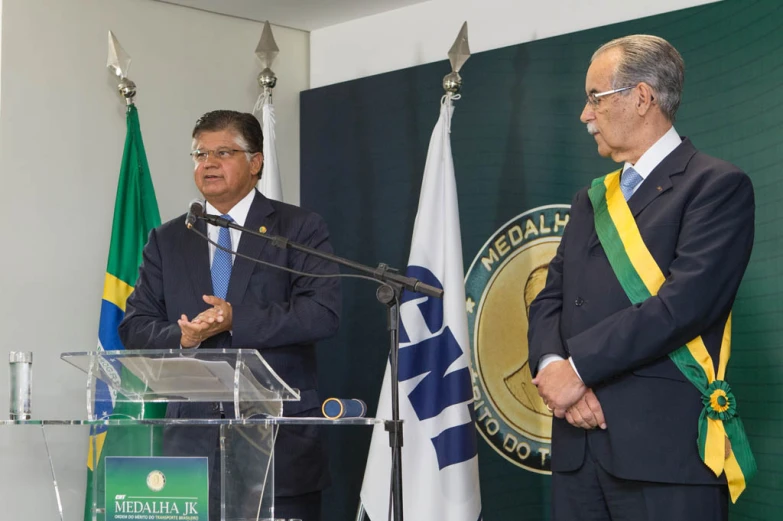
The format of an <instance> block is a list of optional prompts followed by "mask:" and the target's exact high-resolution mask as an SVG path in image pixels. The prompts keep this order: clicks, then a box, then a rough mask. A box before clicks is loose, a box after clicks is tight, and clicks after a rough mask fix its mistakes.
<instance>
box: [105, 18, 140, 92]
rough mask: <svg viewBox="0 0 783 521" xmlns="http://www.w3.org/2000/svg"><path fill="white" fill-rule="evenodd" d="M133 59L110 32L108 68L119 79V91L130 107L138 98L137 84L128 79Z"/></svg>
mask: <svg viewBox="0 0 783 521" xmlns="http://www.w3.org/2000/svg"><path fill="white" fill-rule="evenodd" d="M130 62H131V58H130V56H128V53H126V52H125V49H123V48H122V46H121V45H120V42H119V41H117V37H116V36H114V33H113V32H111V31H109V59H108V60H107V63H106V67H107V68H108V69H109V70H111V71H112V72H113V73H114V74H115V75H116V76H117V77H118V78H119V79H120V83H119V84H118V85H117V91H118V92H119V93H120V95H121V96H122V97H123V98H125V104H126V105H127V106H128V107H130V106H131V105H133V98H135V97H136V84H135V83H134V82H133V80H131V79H130V78H128V69H130Z"/></svg>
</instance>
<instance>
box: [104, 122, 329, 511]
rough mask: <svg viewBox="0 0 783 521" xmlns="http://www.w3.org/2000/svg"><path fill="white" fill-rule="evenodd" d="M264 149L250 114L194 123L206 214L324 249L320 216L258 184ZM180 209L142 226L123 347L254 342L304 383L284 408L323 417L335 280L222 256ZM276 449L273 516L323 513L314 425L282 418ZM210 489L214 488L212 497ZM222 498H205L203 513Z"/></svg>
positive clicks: (321, 458) (183, 407) (266, 245)
mask: <svg viewBox="0 0 783 521" xmlns="http://www.w3.org/2000/svg"><path fill="white" fill-rule="evenodd" d="M262 147H263V135H262V133H261V126H260V125H259V123H258V121H257V120H256V118H255V117H254V116H253V115H252V114H243V113H239V112H233V111H227V110H217V111H213V112H208V113H207V114H204V116H202V117H201V118H200V119H199V120H198V121H197V122H196V126H195V128H194V129H193V151H192V152H191V155H192V156H193V160H194V165H195V168H194V178H195V182H196V186H197V187H198V189H199V191H200V192H201V193H202V194H203V195H204V197H205V198H206V201H207V203H206V211H207V213H211V214H218V215H222V216H223V217H224V218H226V219H231V220H233V221H234V222H236V223H237V224H239V225H242V226H244V227H247V228H251V229H256V230H257V229H259V228H261V227H265V228H266V230H267V232H268V233H269V234H272V235H280V236H283V237H286V238H289V239H291V240H292V241H296V242H299V243H302V244H305V245H307V246H310V247H312V248H317V249H320V250H323V251H327V252H330V251H331V246H330V244H329V232H328V230H327V227H326V224H325V223H324V222H323V220H322V219H321V218H320V217H319V216H318V215H316V214H314V213H311V212H307V211H305V210H302V209H300V208H298V207H295V206H291V205H288V204H284V203H281V202H277V201H272V200H269V199H267V198H266V197H264V196H263V195H262V194H261V193H259V192H258V191H257V190H256V189H255V186H256V182H257V181H258V179H259V175H260V173H261V170H262V166H263V160H264V158H263V155H262V154H261V150H262ZM184 217H185V216H184V215H183V216H181V217H177V218H176V219H174V220H172V221H169V222H167V223H165V224H163V225H161V226H160V227H158V228H156V229H154V230H153V231H152V232H151V233H150V236H149V240H148V242H147V245H146V246H145V248H144V256H143V262H142V264H141V268H140V271H139V279H138V282H137V284H136V286H135V289H134V291H133V293H132V294H131V296H130V297H129V298H128V302H127V310H126V315H125V319H124V320H123V321H122V323H121V324H120V327H119V333H120V337H121V339H122V341H123V344H124V345H125V347H126V348H127V349H180V348H183V349H191V348H199V349H210V348H216V349H223V348H254V349H258V350H259V351H260V352H261V354H262V356H263V357H264V358H265V359H266V361H267V362H268V363H269V364H270V365H271V367H272V368H273V369H274V370H275V371H276V372H277V374H278V375H279V376H280V377H281V378H282V379H283V380H284V381H285V382H286V383H288V384H289V385H290V386H291V387H294V388H298V389H299V390H300V392H301V401H300V402H296V403H294V402H286V403H285V407H284V410H283V414H284V415H286V416H318V415H320V414H319V413H320V400H319V397H318V394H317V378H316V356H315V342H316V341H317V340H320V339H323V338H327V337H329V336H331V335H333V334H334V333H335V332H336V330H337V327H338V324H339V310H340V287H339V283H338V279H336V278H313V277H306V276H300V275H294V274H291V273H288V272H285V271H282V270H277V269H274V268H270V267H267V266H262V265H259V264H257V263H254V262H251V261H249V260H247V259H244V258H242V257H239V256H233V255H231V254H228V253H226V252H224V251H222V250H220V249H218V248H215V247H214V246H213V245H211V244H208V243H207V242H206V241H205V240H204V239H203V238H201V237H199V236H198V235H197V234H195V233H193V232H192V231H190V230H188V229H187V228H186V226H185V218H184ZM195 227H196V228H197V229H199V230H200V231H202V232H203V233H207V234H208V235H209V237H210V238H211V239H212V240H214V241H215V242H216V243H218V244H219V245H221V246H224V247H226V248H228V249H230V250H235V251H237V252H239V253H241V254H244V255H246V256H249V257H252V258H256V259H261V260H264V261H266V262H268V263H271V264H275V265H280V266H286V267H288V268H291V269H294V270H298V271H300V272H305V273H316V274H335V273H337V272H338V270H337V268H336V266H335V265H333V264H331V263H328V262H325V261H322V260H319V259H317V258H315V257H312V256H307V255H304V254H302V253H299V252H296V251H292V250H289V249H279V248H276V247H275V246H274V245H272V244H271V243H270V242H269V241H266V240H264V239H261V238H259V237H253V236H250V235H248V234H242V233H241V232H239V231H237V230H230V231H229V230H228V229H227V228H218V227H215V226H212V225H206V224H205V223H204V222H203V221H198V222H197V223H196V224H195ZM234 257H235V258H234ZM221 414H225V411H221V410H220V408H219V406H218V404H191V403H182V404H171V405H170V406H169V409H168V411H167V416H169V417H181V418H219V417H220V416H221ZM226 416H228V414H226ZM190 432H191V433H192V432H193V431H190ZM207 432H209V435H206V433H207ZM204 433H205V438H206V439H204V440H198V441H196V440H191V441H189V443H192V444H194V446H196V445H200V446H202V447H206V448H207V449H209V450H212V449H214V448H216V447H217V430H216V429H208V430H204ZM173 435H174V436H176V434H173ZM275 447H276V450H275V457H276V459H275V468H276V473H275V496H276V497H275V517H281V518H299V519H303V520H305V521H310V520H317V519H319V518H320V503H321V493H320V491H321V490H322V489H323V488H324V487H325V486H326V485H327V484H328V481H329V477H328V472H327V465H326V461H325V453H324V450H323V445H322V441H321V439H320V436H319V434H318V431H317V430H316V429H315V428H314V427H299V426H297V427H281V428H280V430H279V433H278V437H277V442H276V445H275ZM210 455H212V454H210ZM211 464H212V466H213V468H212V469H211V471H210V472H211V481H213V483H214V481H215V478H216V477H217V476H219V474H218V469H217V465H216V458H211ZM215 490H216V487H214V486H211V495H212V494H214V491H215ZM219 508H220V506H219V505H215V501H214V497H212V498H211V500H210V511H211V515H210V518H212V517H213V515H214V514H215V512H217V513H218V514H219V512H220V510H219ZM216 509H217V510H216Z"/></svg>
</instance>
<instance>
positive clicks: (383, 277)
mask: <svg viewBox="0 0 783 521" xmlns="http://www.w3.org/2000/svg"><path fill="white" fill-rule="evenodd" d="M197 218H198V219H201V220H203V221H206V222H208V223H210V224H213V225H215V226H220V227H222V228H233V229H235V230H239V231H241V232H242V233H248V234H250V235H255V236H256V237H261V238H262V239H266V240H268V241H270V242H271V243H272V244H273V245H275V246H276V247H278V248H281V249H286V248H290V249H292V250H296V251H301V252H302V253H306V254H308V255H312V256H314V257H318V258H321V259H324V260H327V261H330V262H334V263H335V264H339V265H341V266H345V267H347V268H351V269H353V270H356V271H358V272H360V273H364V274H366V275H369V276H370V277H372V278H373V279H375V280H378V281H380V282H387V283H388V282H391V283H394V284H399V285H400V286H401V287H402V288H403V289H406V290H408V291H413V292H414V293H421V294H422V295H427V296H429V297H435V298H443V290H442V289H439V288H436V287H435V286H430V285H429V284H425V283H424V282H421V281H420V280H419V279H416V278H414V277H408V276H406V275H400V274H399V273H398V272H397V270H395V269H394V268H390V267H389V266H387V265H386V264H379V265H378V266H377V267H375V268H373V267H371V266H367V265H365V264H360V263H358V262H354V261H352V260H349V259H346V258H344V257H340V256H338V255H334V254H333V253H327V252H324V251H321V250H316V249H315V248H311V247H309V246H305V245H304V244H299V243H298V242H294V241H291V240H288V239H286V238H285V237H280V236H279V235H271V234H268V233H263V232H261V231H257V230H253V229H252V228H245V227H244V226H240V225H238V224H237V223H235V222H234V221H229V220H228V219H224V218H222V217H220V216H218V215H211V214H207V213H204V214H201V215H197ZM189 227H190V226H189Z"/></svg>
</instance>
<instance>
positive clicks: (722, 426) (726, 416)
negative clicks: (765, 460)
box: [587, 170, 756, 502]
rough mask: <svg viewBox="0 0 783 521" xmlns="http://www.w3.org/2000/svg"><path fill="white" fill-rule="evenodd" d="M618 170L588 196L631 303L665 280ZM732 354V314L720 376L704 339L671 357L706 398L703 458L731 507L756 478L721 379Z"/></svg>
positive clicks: (728, 391) (702, 422)
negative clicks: (724, 485)
mask: <svg viewBox="0 0 783 521" xmlns="http://www.w3.org/2000/svg"><path fill="white" fill-rule="evenodd" d="M620 172H621V171H620V170H618V171H616V172H612V173H611V174H607V175H605V176H604V177H599V178H598V179H595V180H594V181H593V183H592V186H591V187H590V189H589V190H588V192H587V193H588V196H589V197H590V201H591V203H592V205H593V210H594V213H595V229H596V232H597V233H598V239H599V240H600V241H601V245H602V246H603V248H604V251H605V252H606V256H607V257H608V259H609V263H610V264H611V265H612V269H613V270H614V273H615V275H616V276H617V279H618V280H619V281H620V285H621V286H622V287H623V290H625V293H626V295H628V298H629V299H630V300H631V302H632V303H633V304H640V303H642V302H644V301H645V300H646V299H648V298H650V297H651V296H653V295H656V294H657V293H658V290H659V289H660V287H661V286H662V285H663V283H664V281H665V279H666V277H664V275H663V272H662V271H661V269H660V267H658V264H657V263H656V262H655V259H654V258H653V256H652V255H651V254H650V251H649V250H648V249H647V246H646V245H645V244H644V240H643V239H642V236H641V234H640V233H639V228H638V227H637V226H636V221H635V220H634V217H633V214H631V210H630V209H629V208H628V203H627V202H626V201H625V198H624V197H623V194H622V192H621V190H620ZM730 354H731V315H729V318H728V320H727V321H726V328H725V330H724V331H723V341H722V342H721V347H720V360H719V363H718V373H717V375H716V374H715V370H714V367H715V365H714V364H713V361H712V357H711V356H710V353H709V351H707V348H706V347H705V345H704V341H703V340H702V338H701V336H698V337H696V338H694V339H693V340H691V341H690V342H688V343H687V344H686V345H684V346H683V347H680V348H679V349H677V350H676V351H674V352H672V353H670V354H669V358H671V360H672V361H673V362H674V363H675V365H677V367H678V368H679V370H680V371H682V374H683V375H685V377H686V378H687V379H688V380H689V381H690V382H691V383H692V384H693V385H695V386H696V388H697V389H698V390H699V391H700V392H701V394H702V402H703V403H704V409H703V410H702V412H701V415H700V416H699V437H698V440H697V444H698V448H699V455H700V456H701V459H702V460H704V463H705V464H706V465H707V466H708V467H709V468H710V470H712V472H714V473H715V475H716V476H720V475H721V473H722V472H724V471H725V472H726V479H727V481H728V484H729V493H730V494H731V500H732V502H736V501H737V498H739V496H740V494H742V491H743V490H745V486H746V483H747V482H748V481H749V480H750V479H751V478H752V477H753V475H754V474H755V473H756V460H755V459H754V458H753V453H752V452H751V451H750V445H749V444H748V438H747V436H746V435H745V428H744V427H743V425H742V421H741V420H740V418H739V416H738V415H737V409H736V404H737V402H736V399H735V398H734V395H733V394H732V392H731V388H730V387H729V384H727V383H726V382H725V381H724V380H723V378H724V377H725V374H726V366H727V365H728V362H729V356H730Z"/></svg>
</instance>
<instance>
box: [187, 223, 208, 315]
mask: <svg viewBox="0 0 783 521" xmlns="http://www.w3.org/2000/svg"><path fill="white" fill-rule="evenodd" d="M194 227H195V228H196V230H198V231H199V232H201V233H203V234H204V235H206V234H207V224H206V223H205V222H204V221H197V222H196V224H195V225H194ZM180 251H181V252H182V257H183V259H184V262H183V264H182V265H183V266H187V265H191V266H193V268H192V269H189V270H185V271H187V272H188V274H189V276H190V280H191V282H192V284H193V290H194V291H195V293H196V298H197V299H198V301H199V302H202V303H203V301H202V300H201V296H202V295H211V294H212V273H211V272H210V271H209V243H208V242H207V241H205V240H204V239H203V238H202V237H199V236H198V234H196V233H195V232H193V231H191V230H185V235H184V236H183V238H182V248H181V249H180ZM203 306H206V304H203ZM190 318H193V317H190Z"/></svg>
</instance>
